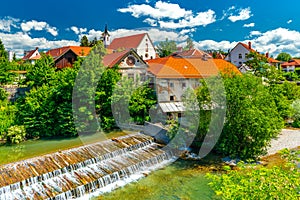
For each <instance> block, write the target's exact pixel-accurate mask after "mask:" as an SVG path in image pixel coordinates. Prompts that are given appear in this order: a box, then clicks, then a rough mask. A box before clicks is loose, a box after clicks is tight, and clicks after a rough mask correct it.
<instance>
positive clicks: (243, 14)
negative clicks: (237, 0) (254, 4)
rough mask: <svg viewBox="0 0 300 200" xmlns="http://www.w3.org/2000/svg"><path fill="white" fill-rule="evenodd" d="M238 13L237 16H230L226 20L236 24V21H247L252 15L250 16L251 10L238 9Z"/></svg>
mask: <svg viewBox="0 0 300 200" xmlns="http://www.w3.org/2000/svg"><path fill="white" fill-rule="evenodd" d="M238 11H239V13H238V15H233V14H231V15H230V16H229V17H228V19H229V20H230V21H232V22H236V21H239V20H246V19H249V18H250V17H251V16H252V14H251V10H250V8H249V7H248V8H244V9H239V10H238Z"/></svg>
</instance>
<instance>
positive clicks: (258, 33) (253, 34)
mask: <svg viewBox="0 0 300 200" xmlns="http://www.w3.org/2000/svg"><path fill="white" fill-rule="evenodd" d="M258 35H262V33H261V32H260V31H251V32H250V37H252V36H258Z"/></svg>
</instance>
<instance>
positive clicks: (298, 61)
mask: <svg viewBox="0 0 300 200" xmlns="http://www.w3.org/2000/svg"><path fill="white" fill-rule="evenodd" d="M287 66H300V59H292V60H290V61H288V62H284V63H282V64H281V67H287Z"/></svg>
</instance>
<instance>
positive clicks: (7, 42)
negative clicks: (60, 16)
mask: <svg viewBox="0 0 300 200" xmlns="http://www.w3.org/2000/svg"><path fill="white" fill-rule="evenodd" d="M0 38H1V40H2V42H3V44H4V46H5V48H6V49H7V50H12V51H13V52H15V53H16V55H17V57H23V53H24V50H32V49H34V48H35V47H39V49H41V50H48V49H52V48H58V47H62V46H69V45H79V43H78V42H75V41H72V40H58V41H51V40H47V39H46V38H44V37H41V38H32V37H31V36H30V35H28V34H27V33H26V32H17V33H14V34H10V33H0Z"/></svg>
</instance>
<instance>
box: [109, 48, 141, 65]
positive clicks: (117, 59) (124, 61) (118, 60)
mask: <svg viewBox="0 0 300 200" xmlns="http://www.w3.org/2000/svg"><path fill="white" fill-rule="evenodd" d="M128 57H132V58H131V61H130V59H128ZM133 59H134V60H133ZM138 63H139V64H138ZM103 64H104V65H105V66H108V67H113V66H115V65H119V66H120V67H127V68H132V67H134V66H137V65H138V66H147V64H146V63H145V62H144V61H143V59H142V58H141V57H140V56H139V55H138V54H137V53H136V51H135V50H133V49H130V50H125V51H122V52H116V53H111V54H107V55H105V56H104V57H103Z"/></svg>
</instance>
